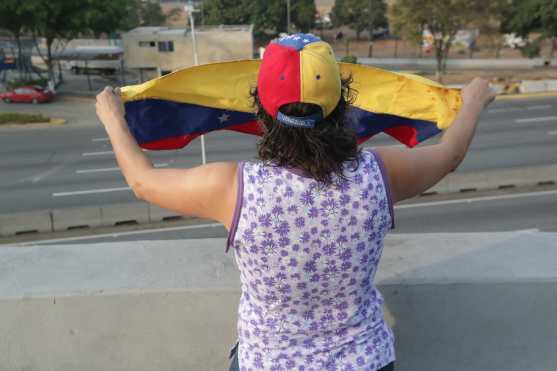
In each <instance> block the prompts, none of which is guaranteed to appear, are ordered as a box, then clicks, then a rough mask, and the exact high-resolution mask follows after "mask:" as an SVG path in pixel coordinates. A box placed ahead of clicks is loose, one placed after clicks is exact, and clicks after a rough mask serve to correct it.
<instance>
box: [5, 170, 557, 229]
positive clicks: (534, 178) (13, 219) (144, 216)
mask: <svg viewBox="0 0 557 371" xmlns="http://www.w3.org/2000/svg"><path fill="white" fill-rule="evenodd" d="M549 184H557V165H542V166H530V167H522V168H511V169H502V170H497V171H479V172H474V173H453V174H449V175H448V176H446V177H445V178H444V179H443V180H442V181H441V182H440V183H438V184H437V185H435V186H434V187H433V188H431V189H429V190H428V191H426V192H424V193H423V194H422V196H427V195H433V194H456V193H464V192H466V193H468V192H475V191H485V190H496V189H507V188H516V187H524V186H536V185H549ZM180 219H192V217H189V216H184V215H180V214H179V213H176V212H173V211H170V210H165V209H162V208H160V207H157V206H153V205H148V204H146V203H144V202H132V203H122V204H110V205H103V206H87V207H77V208H65V209H54V210H37V211H30V212H21V213H12V214H3V215H2V214H0V237H8V236H14V235H21V234H28V233H42V232H60V231H67V230H75V229H89V228H95V227H113V226H119V225H130V224H150V223H160V222H164V221H175V220H180Z"/></svg>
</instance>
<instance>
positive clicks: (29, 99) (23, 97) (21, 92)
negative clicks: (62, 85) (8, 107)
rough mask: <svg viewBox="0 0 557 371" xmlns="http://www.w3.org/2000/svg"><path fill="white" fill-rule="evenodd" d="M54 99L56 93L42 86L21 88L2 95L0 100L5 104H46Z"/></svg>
mask: <svg viewBox="0 0 557 371" xmlns="http://www.w3.org/2000/svg"><path fill="white" fill-rule="evenodd" d="M52 99H54V92H52V91H51V90H49V89H45V88H43V87H41V86H37V85H35V86H21V87H19V88H16V89H14V91H9V92H5V93H0V100H3V101H4V102H5V103H12V102H22V103H33V104H37V103H44V102H49V101H51V100H52Z"/></svg>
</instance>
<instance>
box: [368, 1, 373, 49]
mask: <svg viewBox="0 0 557 371" xmlns="http://www.w3.org/2000/svg"><path fill="white" fill-rule="evenodd" d="M371 6H372V5H371V0H369V2H368V15H369V49H368V52H367V56H368V58H371V57H372V56H373V13H372V7H371Z"/></svg>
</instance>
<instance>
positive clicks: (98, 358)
mask: <svg viewBox="0 0 557 371" xmlns="http://www.w3.org/2000/svg"><path fill="white" fill-rule="evenodd" d="M224 243H225V241H224V240H223V239H207V240H187V241H148V242H147V241H145V242H133V243H113V244H97V245H95V244H93V245H58V246H56V245H54V246H33V247H16V246H14V247H2V248H1V249H0V369H1V370H52V371H54V370H56V371H60V370H80V371H88V370H134V371H141V370H209V371H212V370H225V369H227V366H228V361H227V357H226V355H227V352H228V348H229V347H230V346H231V345H232V343H233V341H234V338H235V320H236V313H235V312H236V307H237V304H238V298H239V284H238V272H237V270H236V268H235V266H234V263H233V256H232V254H229V255H225V254H224ZM377 281H378V283H379V287H380V289H381V290H382V292H383V293H384V296H385V298H386V313H387V319H388V321H389V323H390V324H391V325H392V326H393V329H394V331H395V334H396V337H397V344H396V350H397V366H396V369H397V371H398V370H402V371H405V370H408V371H421V370H423V371H435V370H438V371H441V370H443V371H446V370H451V371H464V370H505V371H515V370H516V371H518V370H520V371H524V370H536V371H554V370H555V365H556V364H557V353H556V352H555V351H554V350H555V349H557V234H556V233H535V232H516V233H483V234H423V235H393V236H390V237H389V238H388V240H387V246H386V248H385V252H384V256H383V258H382V261H381V265H380V270H379V272H378V277H377Z"/></svg>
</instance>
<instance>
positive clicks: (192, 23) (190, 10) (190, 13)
mask: <svg viewBox="0 0 557 371" xmlns="http://www.w3.org/2000/svg"><path fill="white" fill-rule="evenodd" d="M184 10H185V11H186V12H188V16H189V20H190V26H191V42H192V48H193V64H194V65H195V66H197V65H198V64H199V59H198V56H197V40H196V38H195V21H194V19H193V13H194V12H196V10H195V7H194V6H193V4H191V3H189V4H188V5H185V6H184ZM201 163H202V164H203V165H205V164H206V163H207V157H206V155H205V135H201Z"/></svg>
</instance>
